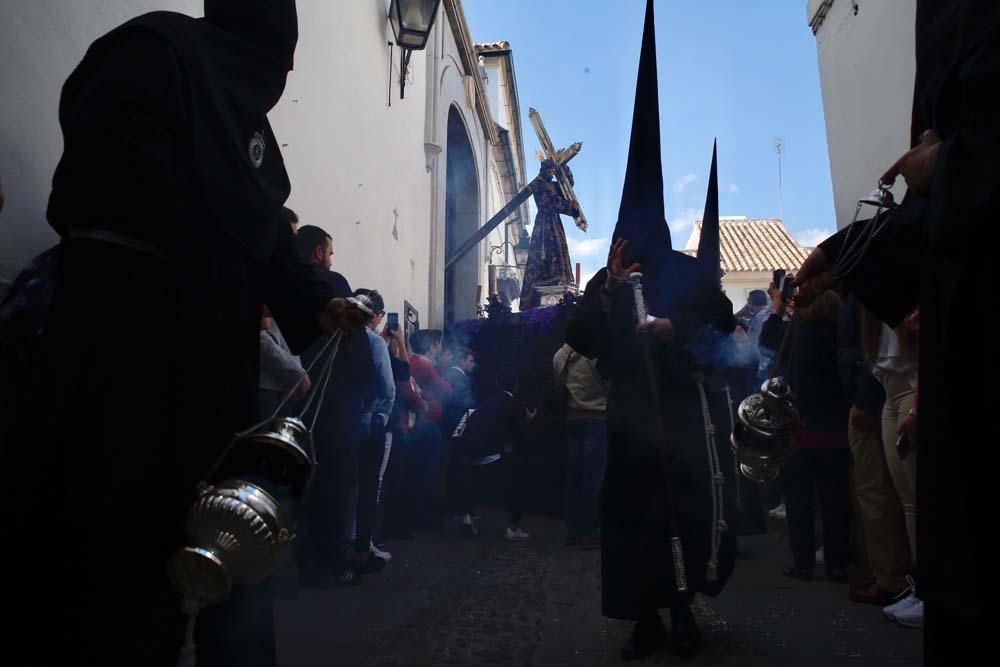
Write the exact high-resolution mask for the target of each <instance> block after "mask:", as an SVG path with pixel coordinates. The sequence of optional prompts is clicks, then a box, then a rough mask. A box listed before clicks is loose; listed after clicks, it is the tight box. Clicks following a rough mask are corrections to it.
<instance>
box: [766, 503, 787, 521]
mask: <svg viewBox="0 0 1000 667" xmlns="http://www.w3.org/2000/svg"><path fill="white" fill-rule="evenodd" d="M767 515H768V516H769V517H771V518H772V519H780V520H781V521H784V520H785V518H786V512H785V503H781V504H780V505H778V506H777V507H775V508H774V509H773V510H771V511H769V512H768V513H767Z"/></svg>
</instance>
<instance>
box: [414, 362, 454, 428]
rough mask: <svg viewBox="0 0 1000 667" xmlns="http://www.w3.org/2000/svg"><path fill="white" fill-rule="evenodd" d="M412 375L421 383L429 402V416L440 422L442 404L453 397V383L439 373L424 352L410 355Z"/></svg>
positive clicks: (421, 388) (433, 420) (421, 389)
mask: <svg viewBox="0 0 1000 667" xmlns="http://www.w3.org/2000/svg"><path fill="white" fill-rule="evenodd" d="M410 377H412V378H413V379H414V380H416V381H417V384H418V385H420V391H421V393H422V394H423V398H424V400H425V401H426V402H427V418H428V419H429V420H430V421H432V422H434V423H435V424H438V423H440V422H441V404H442V403H444V402H446V401H447V400H448V399H449V398H451V385H450V384H449V383H448V382H446V381H445V380H444V379H442V378H441V376H440V375H438V372H437V369H436V368H435V367H434V364H433V362H431V360H430V359H428V358H427V357H425V356H424V355H422V354H414V355H412V356H411V357H410Z"/></svg>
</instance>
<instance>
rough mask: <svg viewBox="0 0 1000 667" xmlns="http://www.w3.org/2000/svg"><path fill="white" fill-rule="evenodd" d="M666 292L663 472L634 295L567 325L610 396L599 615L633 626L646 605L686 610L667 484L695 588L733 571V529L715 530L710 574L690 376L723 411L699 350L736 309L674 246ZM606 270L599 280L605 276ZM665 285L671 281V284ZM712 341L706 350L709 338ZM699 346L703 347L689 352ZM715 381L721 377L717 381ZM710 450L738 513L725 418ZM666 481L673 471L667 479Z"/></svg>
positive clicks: (661, 376) (660, 368)
mask: <svg viewBox="0 0 1000 667" xmlns="http://www.w3.org/2000/svg"><path fill="white" fill-rule="evenodd" d="M660 270H661V273H660V274H659V275H660V280H661V285H662V286H663V288H664V289H661V290H660V292H659V296H658V298H656V303H655V305H651V306H650V312H651V314H652V315H654V316H658V317H669V318H670V319H671V321H672V322H673V325H674V329H675V332H676V337H675V339H674V341H672V342H670V343H665V344H658V345H654V346H653V349H652V356H653V364H654V366H655V372H656V375H657V380H658V385H659V389H660V396H659V402H658V407H659V409H660V411H661V412H660V415H661V416H662V419H663V425H664V430H665V431H666V435H667V440H668V447H669V451H670V457H671V458H670V463H669V473H665V471H664V466H663V463H662V460H661V458H660V452H659V443H658V438H659V435H658V429H657V426H656V422H655V420H656V418H657V407H654V406H655V405H656V404H655V403H654V401H653V400H652V397H651V395H650V391H649V384H648V382H647V379H646V376H645V374H644V370H643V367H642V361H641V360H642V354H641V352H640V342H639V339H638V336H637V335H636V332H635V327H636V322H635V316H634V314H633V304H634V300H633V295H632V291H631V288H629V287H628V286H623V287H620V288H618V289H617V290H615V291H614V292H613V293H612V303H611V306H610V308H608V309H607V310H605V309H602V308H601V307H600V306H599V305H595V304H594V303H593V302H590V303H585V304H584V305H583V306H582V307H581V308H580V310H579V312H578V315H577V317H576V318H575V320H574V321H573V322H572V323H571V325H570V328H569V331H568V334H567V339H566V340H567V342H568V343H569V344H570V346H572V347H573V349H575V350H577V351H578V352H580V353H581V354H583V355H585V356H587V357H590V358H597V359H598V370H599V371H600V372H601V374H602V375H604V376H605V377H606V378H608V380H609V381H610V388H609V391H608V411H607V425H608V458H607V468H606V470H605V476H604V489H603V493H602V508H601V531H602V559H601V581H602V587H601V590H602V596H603V597H602V610H603V613H604V614H605V615H606V616H609V617H612V618H623V619H632V620H638V619H639V618H641V617H642V615H643V613H645V612H648V611H649V610H651V609H659V608H664V607H669V606H671V605H672V604H674V603H675V602H679V603H682V604H683V603H687V602H689V601H690V597H689V596H683V597H682V598H680V599H678V598H677V597H676V595H675V586H676V584H675V581H674V569H673V560H672V556H671V552H670V546H669V538H670V536H671V534H672V533H671V526H670V525H669V518H668V510H667V506H666V499H665V496H664V489H665V488H666V487H667V485H669V489H670V494H671V498H672V500H673V502H674V503H675V504H676V507H677V512H678V517H679V522H680V526H679V532H680V536H681V539H682V542H683V546H684V555H685V564H686V571H687V578H688V582H689V588H690V590H691V592H692V593H693V592H701V593H705V594H708V595H713V596H714V595H717V594H718V593H719V592H720V591H721V590H722V588H723V587H724V586H725V583H726V581H727V580H728V578H729V576H730V574H731V573H732V570H733V565H734V560H735V553H736V532H735V530H728V531H726V532H724V533H722V536H721V544H720V547H719V552H718V567H717V576H716V577H715V579H714V580H710V579H709V578H708V577H707V569H708V562H709V559H710V555H711V539H712V532H713V531H714V530H715V525H714V524H713V513H712V485H713V483H714V481H713V477H712V472H711V469H710V467H709V454H708V449H707V443H706V434H705V427H704V422H703V416H702V407H701V399H700V396H699V392H698V390H697V387H696V385H695V383H694V382H693V380H692V375H693V374H695V373H702V374H705V375H706V376H707V379H708V382H707V383H706V384H707V385H708V391H707V394H708V400H709V403H710V405H709V407H710V410H711V412H712V414H713V420H717V419H718V420H721V419H722V418H721V417H719V416H721V415H725V414H726V411H727V409H728V406H727V405H726V403H725V394H724V393H722V392H720V391H718V386H719V385H717V384H716V385H714V386H713V382H712V380H713V369H712V367H711V364H714V363H715V360H714V359H712V358H711V355H708V356H707V357H706V355H704V354H702V352H704V351H705V350H710V349H714V344H715V342H716V341H717V339H718V337H719V336H718V335H716V334H719V335H721V334H724V333H728V332H731V331H732V330H733V328H734V319H733V309H732V304H731V303H730V301H729V300H728V299H727V298H726V297H725V295H724V294H723V293H722V291H721V290H720V289H719V288H718V287H716V286H714V285H712V284H711V283H710V281H709V280H708V278H707V277H706V275H705V272H704V270H703V269H702V268H701V267H700V266H699V265H698V264H697V262H696V260H695V259H694V258H691V257H688V256H687V255H684V254H683V253H678V252H673V251H671V252H670V253H669V255H667V257H666V258H665V261H664V262H663V264H662V267H661V269H660ZM605 275H606V273H605V272H604V271H601V272H599V273H598V274H597V276H595V277H594V279H593V280H594V281H599V282H600V281H603V280H604V278H605ZM667 286H671V287H669V288H667ZM706 341H708V344H707V345H705V342H706ZM695 348H698V349H700V350H701V351H700V352H694V351H693V350H694V349H695ZM715 379H718V378H715ZM716 427H717V429H718V433H717V436H716V452H717V454H718V457H719V465H720V468H721V471H722V474H723V476H724V478H725V485H724V502H723V506H722V507H721V508H719V509H721V517H720V518H721V519H722V520H725V518H726V517H729V521H733V520H734V519H735V518H736V516H737V515H736V497H735V493H736V489H735V484H734V477H733V476H734V472H733V471H734V465H733V457H732V452H731V449H730V447H729V443H728V438H727V435H726V434H727V433H728V430H729V424H728V422H724V423H720V424H716ZM667 475H669V476H667Z"/></svg>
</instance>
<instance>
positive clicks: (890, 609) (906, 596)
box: [882, 577, 917, 621]
mask: <svg viewBox="0 0 1000 667" xmlns="http://www.w3.org/2000/svg"><path fill="white" fill-rule="evenodd" d="M906 582H907V583H908V584H909V586H907V587H906V590H904V591H903V592H902V593H900V594H899V595H897V596H896V599H895V601H894V602H893V603H892V604H891V605H889V606H887V607H882V615H883V616H885V617H886V618H887V619H889V620H890V621H895V620H896V612H898V611H901V610H903V609H906V608H907V607H909V606H910V605H911V604H913V603H914V602H915V601H916V600H917V596H916V595H914V594H913V591H914V590H915V587H914V585H913V578H912V577H907V578H906Z"/></svg>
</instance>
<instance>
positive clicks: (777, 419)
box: [737, 378, 799, 438]
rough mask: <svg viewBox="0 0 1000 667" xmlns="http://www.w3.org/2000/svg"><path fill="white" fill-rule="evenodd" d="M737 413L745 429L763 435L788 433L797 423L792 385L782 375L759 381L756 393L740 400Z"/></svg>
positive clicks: (785, 435) (781, 436)
mask: <svg viewBox="0 0 1000 667" xmlns="http://www.w3.org/2000/svg"><path fill="white" fill-rule="evenodd" d="M737 413H738V415H739V418H740V421H741V422H743V424H744V425H745V426H746V427H747V428H748V429H750V430H751V431H753V432H754V433H757V434H759V435H762V436H764V437H765V438H785V437H789V436H791V435H792V433H793V432H794V431H795V429H796V428H797V427H798V425H799V411H798V410H796V409H795V404H794V403H793V402H792V389H791V387H789V386H788V383H787V382H786V381H785V379H784V378H772V379H770V380H768V381H767V382H765V383H764V384H762V385H761V387H760V391H759V392H758V393H756V394H752V395H750V396H748V397H747V398H746V399H745V400H744V401H743V402H742V403H740V407H739V409H738V411H737Z"/></svg>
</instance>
